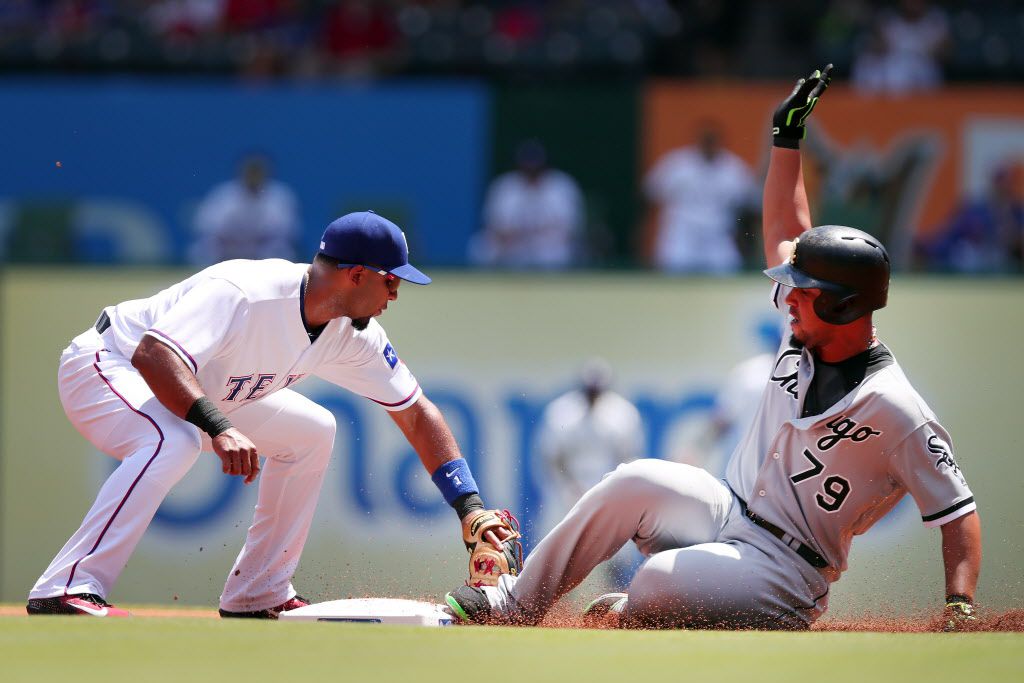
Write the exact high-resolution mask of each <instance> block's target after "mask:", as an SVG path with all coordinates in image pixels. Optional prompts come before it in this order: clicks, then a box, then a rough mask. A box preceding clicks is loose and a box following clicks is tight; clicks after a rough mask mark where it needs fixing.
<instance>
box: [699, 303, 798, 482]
mask: <svg viewBox="0 0 1024 683" xmlns="http://www.w3.org/2000/svg"><path fill="white" fill-rule="evenodd" d="M757 340H758V342H759V343H760V346H761V348H762V351H761V353H757V354H755V355H753V356H750V357H749V358H745V359H744V360H742V361H740V362H739V363H737V364H736V365H735V366H734V367H733V368H732V369H730V370H729V372H728V374H727V375H726V376H725V379H724V380H723V382H722V386H721V387H720V388H719V389H718V393H717V394H715V405H714V407H713V408H712V409H711V418H710V423H709V424H708V428H707V431H706V433H705V434H704V435H702V436H701V437H700V438H699V439H698V441H699V442H700V444H701V445H702V446H703V447H702V448H701V449H700V450H701V451H702V452H703V453H705V454H706V456H705V458H704V459H703V462H702V463H701V467H703V468H704V469H706V470H707V471H708V472H710V473H711V474H714V475H715V476H723V475H724V474H725V463H726V461H727V460H728V459H729V456H731V455H732V452H733V451H734V450H735V449H736V446H737V445H739V442H740V439H742V438H743V435H744V434H746V433H747V429H748V428H749V427H750V423H751V422H752V421H753V419H754V414H755V413H756V412H757V406H758V404H759V403H760V402H761V394H762V393H764V383H765V380H767V379H768V377H769V376H770V375H771V374H772V368H773V366H774V365H775V355H776V353H777V352H778V350H779V344H781V343H782V329H781V327H780V325H779V324H778V321H775V320H762V321H761V322H760V323H759V324H758V325H757Z"/></svg>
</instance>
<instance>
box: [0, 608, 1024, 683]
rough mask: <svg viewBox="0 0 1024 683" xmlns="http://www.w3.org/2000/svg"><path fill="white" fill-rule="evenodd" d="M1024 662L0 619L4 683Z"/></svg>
mask: <svg viewBox="0 0 1024 683" xmlns="http://www.w3.org/2000/svg"><path fill="white" fill-rule="evenodd" d="M1022 652H1024V638H1022V636H1021V635H1020V634H1014V633H977V634H895V635H887V634H875V633H797V634H794V633H729V632H641V631H583V630H570V629H558V630H553V629H507V628H481V627H453V628H433V629H432V628H414V627H401V626H371V625H359V624H334V623H332V624H311V623H297V624H285V623H280V622H247V621H241V622H240V621H220V620H216V619H185V618H170V619H134V620H102V619H86V618H79V617H70V618H69V617H47V618H33V619H26V618H22V617H5V618H0V660H2V664H0V672H2V674H0V678H2V679H3V681H5V683H14V682H15V681H32V682H33V683H40V682H42V681H52V680H61V679H64V680H73V681H75V683H79V682H80V681H81V682H84V681H92V680H96V681H106V682H109V681H118V680H131V681H174V682H175V683H184V682H186V681H195V680H201V681H202V680H210V681H220V682H225V683H226V682H229V681H244V682H245V683H252V682H255V681H281V680H302V681H311V682H315V681H378V680H384V681H403V682H404V681H416V682H417V683H419V682H425V683H432V682H433V681H445V682H449V681H451V682H454V683H478V682H481V683H519V682H520V681H521V682H522V683H531V682H532V681H558V682H559V683H591V682H594V681H615V682H616V683H633V682H634V681H635V683H648V682H649V681H661V680H664V681H668V680H672V681H695V682H696V681H709V682H711V683H727V682H733V681H735V682H737V683H743V682H747V681H756V683H770V682H772V681H785V682H786V683H794V682H795V681H802V680H806V681H816V682H820V681H828V682H829V683H842V682H844V681H851V682H852V681H857V682H858V683H864V682H865V681H867V682H868V683H880V682H881V681H901V682H909V681H927V682H928V683H938V682H940V681H955V682H956V683H964V682H965V681H1011V680H1021V674H1022V671H1024V654H1022ZM58 677H60V678H58ZM631 679H632V680H631Z"/></svg>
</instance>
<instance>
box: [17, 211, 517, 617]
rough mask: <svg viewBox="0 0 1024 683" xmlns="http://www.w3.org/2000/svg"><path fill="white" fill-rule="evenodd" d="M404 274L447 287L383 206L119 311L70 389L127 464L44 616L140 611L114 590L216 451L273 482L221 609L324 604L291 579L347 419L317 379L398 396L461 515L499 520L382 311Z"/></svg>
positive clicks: (76, 362) (69, 359)
mask: <svg viewBox="0 0 1024 683" xmlns="http://www.w3.org/2000/svg"><path fill="white" fill-rule="evenodd" d="M402 280H406V281H408V282H413V283H416V284H421V285H425V284H428V283H429V282H430V278H429V277H427V276H426V275H424V274H423V273H422V272H420V271H419V270H417V269H416V268H415V267H413V266H412V265H410V264H409V258H408V245H407V243H406V240H405V235H404V234H403V233H402V231H401V230H400V229H399V228H398V226H396V225H395V224H394V223H392V222H391V221H389V220H387V219H385V218H383V217H382V216H379V215H377V214H375V213H373V212H370V211H367V212H360V213H352V214H347V215H345V216H342V217H341V218H339V219H338V220H336V221H334V222H333V223H331V224H330V225H329V226H327V229H326V231H325V232H324V235H323V239H322V241H321V242H320V248H319V251H318V253H317V255H316V256H315V258H314V259H313V263H312V264H304V263H291V262H289V261H283V260H278V259H270V260H264V261H247V260H234V261H225V262H223V263H220V264H217V265H214V266H211V267H209V268H207V269H205V270H203V271H200V272H199V273H197V274H195V275H193V276H192V277H190V278H188V279H187V280H184V281H183V282H179V283H178V284H175V285H172V286H171V287H168V288H167V289H165V290H163V291H162V292H159V293H157V294H155V295H154V296H152V297H150V298H148V299H139V300H134V301H126V302H124V303H121V304H118V305H116V306H109V307H107V308H105V309H104V310H103V311H102V313H101V315H100V317H99V320H98V321H97V322H96V325H95V326H94V327H93V328H90V329H89V330H87V331H85V332H83V333H82V334H80V335H78V336H77V337H75V339H74V340H72V342H71V345H70V346H68V348H67V349H65V351H64V353H63V355H62V356H61V360H60V366H59V370H58V387H59V391H60V399H61V403H62V404H63V406H64V410H65V412H66V413H67V415H68V418H69V419H70V420H71V422H72V424H74V426H75V428H76V429H78V431H79V432H80V433H81V434H82V435H83V436H84V437H85V438H86V439H88V440H89V441H90V442H91V443H92V444H93V445H94V446H96V448H98V449H100V450H101V451H103V452H104V453H107V454H108V455H110V456H112V457H114V458H117V459H118V460H120V461H121V464H120V465H119V466H118V467H117V469H116V470H115V471H114V472H113V474H111V476H110V478H109V479H107V481H106V483H105V484H104V485H103V487H102V488H101V489H100V492H99V495H98V496H97V498H96V502H95V503H94V504H93V506H92V508H91V509H90V510H89V512H88V513H87V514H86V517H85V519H84V520H83V522H82V525H81V526H80V527H79V529H78V530H77V531H76V532H75V533H74V535H73V536H72V537H71V539H70V540H69V541H68V542H67V544H65V546H64V547H63V548H62V549H61V550H60V552H59V553H58V554H57V556H56V557H55V558H54V559H53V561H52V562H51V563H50V566H49V567H47V568H46V571H44V572H43V574H42V576H41V577H40V578H39V580H38V581H37V582H36V584H35V586H34V587H33V588H32V591H31V593H30V594H29V600H28V605H27V610H28V612H29V614H91V615H98V616H123V615H125V614H127V612H126V611H125V610H122V609H118V608H116V607H114V606H112V605H110V604H109V603H108V602H107V601H106V598H107V596H108V595H109V594H110V591H111V589H112V588H113V586H114V583H115V582H116V581H117V578H118V576H119V575H120V573H121V570H122V569H123V568H124V566H125V563H126V562H127V561H128V558H129V557H130V556H131V554H132V551H133V550H134V549H135V546H136V544H137V543H138V541H139V539H140V538H141V536H142V534H143V532H144V531H145V530H146V528H147V527H148V526H149V523H150V521H151V520H152V518H153V515H154V514H155V513H156V510H157V508H158V507H159V505H160V503H161V501H162V500H163V499H164V496H166V495H167V493H168V491H169V490H170V489H171V487H172V486H174V484H175V483H177V482H178V480H180V479H181V478H182V477H183V476H184V475H185V473H186V472H187V471H188V470H189V468H190V467H192V465H193V464H194V463H195V462H196V459H197V458H198V457H199V454H200V452H202V451H213V452H214V453H215V454H216V455H217V456H218V457H219V458H220V459H221V462H222V469H223V471H224V473H225V474H229V475H235V476H240V477H244V479H245V482H246V483H247V484H248V483H251V482H253V481H255V480H256V478H257V476H259V480H260V483H259V495H258V501H257V504H256V508H255V513H254V517H253V523H252V526H251V527H250V528H249V531H248V534H247V536H246V539H245V545H244V546H243V547H242V550H241V552H240V553H239V555H238V558H237V559H236V560H235V564H234V567H232V569H231V571H230V573H229V574H228V578H227V582H226V584H225V586H224V591H223V593H222V595H221V598H220V613H221V615H222V616H224V617H253V618H276V617H277V615H278V614H279V613H280V612H281V611H284V610H288V609H294V608H296V607H300V606H303V605H305V604H308V603H307V602H306V601H305V600H304V599H303V598H300V597H298V596H297V595H296V591H295V588H294V587H293V586H292V584H291V578H292V575H293V574H294V573H295V568H296V566H297V564H298V562H299V557H300V555H301V554H302V548H303V545H304V544H305V541H306V536H307V534H308V532H309V527H310V523H311V521H312V518H313V512H314V509H315V508H316V503H317V497H318V495H319V492H320V487H321V484H322V483H323V477H324V472H325V470H326V469H327V465H328V461H329V460H330V457H331V451H332V448H333V443H334V434H335V421H334V417H333V415H332V414H331V413H330V412H329V411H327V410H326V409H325V408H322V407H321V406H319V405H317V404H315V403H313V402H312V401H310V400H309V399H308V398H305V397H304V396H302V395H301V394H299V393H297V392H296V391H295V390H294V388H293V387H294V385H296V384H297V383H299V382H301V381H302V380H303V379H304V378H306V377H309V376H310V375H316V376H319V377H322V378H324V379H326V380H329V381H331V382H334V383H335V384H337V385H339V386H341V387H344V388H345V389H348V390H349V391H352V392H353V393H356V394H359V395H361V396H365V397H366V398H368V399H370V400H371V401H374V402H375V403H378V404H379V405H381V406H383V408H384V409H385V410H387V411H388V413H389V415H390V416H391V417H392V418H393V419H394V421H395V423H396V424H397V425H398V427H399V428H400V429H401V430H402V432H403V433H404V434H405V436H406V438H407V439H408V440H409V443H410V444H411V445H412V446H413V448H414V449H415V450H416V452H417V453H418V454H419V456H420V458H421V460H422V462H423V465H424V467H425V468H426V469H427V470H428V471H429V472H430V473H432V475H433V480H434V482H435V484H437V485H438V487H439V489H440V490H441V492H442V494H443V495H444V496H445V498H446V500H447V501H448V502H449V503H450V504H452V505H453V506H454V507H455V508H456V511H457V512H458V513H459V516H460V518H463V520H464V521H465V520H469V519H472V518H474V517H478V516H479V515H481V514H482V513H483V512H484V511H483V510H482V508H483V503H482V501H481V500H480V497H479V495H478V491H477V488H476V484H475V482H474V481H473V476H472V474H471V473H470V471H469V468H468V466H467V465H466V461H465V460H464V459H462V458H461V456H460V454H459V448H458V445H457V444H456V442H455V439H454V438H453V436H452V434H451V431H450V430H449V428H448V426H447V424H446V423H445V421H444V418H443V417H442V416H441V413H440V412H439V411H438V409H437V408H436V407H435V406H434V405H433V404H432V403H431V402H430V401H429V400H428V399H427V398H426V397H425V396H424V395H423V391H422V389H421V388H420V386H419V384H418V383H417V381H416V378H415V377H414V376H413V374H412V372H411V371H410V370H409V368H408V367H407V366H406V365H405V364H404V363H403V362H402V361H401V360H399V357H398V355H397V353H396V352H395V349H394V348H393V347H392V345H391V343H390V342H389V341H388V337H387V334H385V332H384V329H383V328H382V327H381V326H380V325H379V324H378V323H377V321H376V320H375V318H376V317H377V316H379V315H381V314H382V313H383V312H384V310H385V309H387V307H388V304H389V303H390V302H392V301H395V300H396V299H397V298H398V290H399V285H400V284H401V282H402ZM261 457H262V459H263V460H262V463H261V461H260V458H261ZM478 526H479V525H478ZM483 526H484V527H487V525H486V524H485V525H483ZM491 526H492V527H494V528H495V529H497V527H499V526H500V525H491ZM490 533H496V534H497V536H498V537H501V536H505V535H506V534H505V532H504V531H500V530H496V531H492V532H490ZM486 538H487V540H492V541H494V540H496V539H495V538H493V537H486Z"/></svg>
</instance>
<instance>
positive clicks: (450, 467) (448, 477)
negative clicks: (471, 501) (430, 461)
mask: <svg viewBox="0 0 1024 683" xmlns="http://www.w3.org/2000/svg"><path fill="white" fill-rule="evenodd" d="M430 479H431V481H433V482H434V486H436V487H437V488H438V490H439V491H441V495H442V496H444V499H445V500H446V501H447V502H448V504H449V505H451V504H452V503H454V502H455V499H456V498H458V497H459V496H464V495H466V494H467V493H480V489H478V488H477V486H476V480H474V479H473V473H472V472H470V471H469V463H467V462H466V460H465V459H464V458H459V459H457V460H449V461H448V462H446V463H444V464H443V465H441V466H440V467H438V468H437V470H436V471H435V472H434V473H433V474H432V475H431V476H430Z"/></svg>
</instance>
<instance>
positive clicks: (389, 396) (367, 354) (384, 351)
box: [316, 320, 423, 411]
mask: <svg viewBox="0 0 1024 683" xmlns="http://www.w3.org/2000/svg"><path fill="white" fill-rule="evenodd" d="M353 341H354V343H355V344H356V347H355V348H354V349H353V350H352V352H351V353H346V354H345V355H344V356H341V357H338V358H336V359H334V360H332V361H328V362H326V363H323V364H321V365H320V366H319V367H318V368H317V370H316V374H317V375H319V376H320V377H322V378H323V379H325V380H327V381H328V382H333V383H334V384H337V385H338V386H340V387H344V388H345V389H348V390H349V391H351V392H352V393H354V394H358V395H360V396H365V397H366V398H368V399H370V400H371V401H373V402H375V403H379V404H380V405H382V406H384V408H385V409H387V410H389V411H399V410H405V409H406V408H408V407H409V406H411V405H412V404H414V403H416V401H418V400H419V398H420V396H422V395H423V391H422V390H421V389H420V385H419V382H417V381H416V378H415V377H414V376H413V374H412V372H411V371H410V370H409V368H408V367H407V366H406V364H405V363H403V362H402V361H401V359H400V358H399V357H398V354H397V353H396V352H395V349H394V347H393V346H392V345H391V342H390V341H388V337H387V335H386V334H385V333H384V328H382V327H381V326H380V325H379V324H378V323H377V321H375V320H374V321H371V322H370V325H369V327H367V328H366V329H365V330H363V331H362V332H360V333H359V334H357V335H356V336H355V338H354V340H353Z"/></svg>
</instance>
